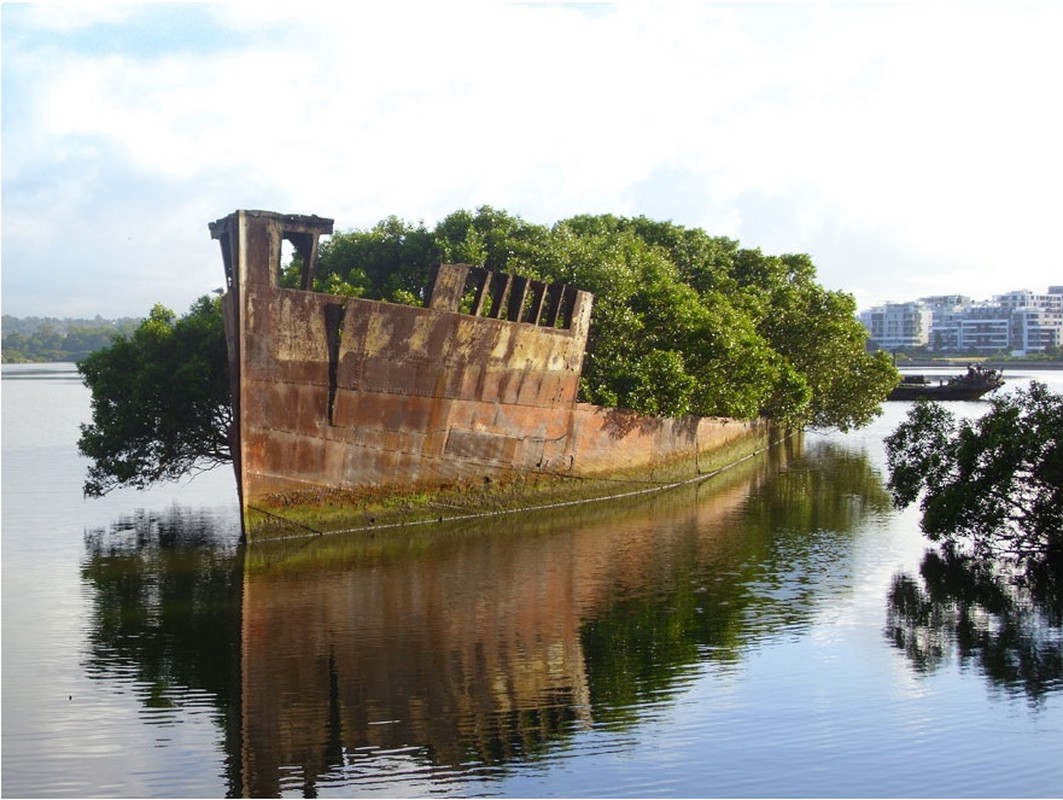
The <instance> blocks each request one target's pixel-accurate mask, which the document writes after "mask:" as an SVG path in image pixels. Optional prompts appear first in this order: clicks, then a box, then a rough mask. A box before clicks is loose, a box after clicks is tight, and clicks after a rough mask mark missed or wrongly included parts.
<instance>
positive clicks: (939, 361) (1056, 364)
mask: <svg viewBox="0 0 1063 800" xmlns="http://www.w3.org/2000/svg"><path fill="white" fill-rule="evenodd" d="M969 364H978V365H980V366H983V367H990V368H991V369H999V370H1005V371H1006V370H1014V369H1016V368H1020V369H1063V361H1028V360H1026V359H1021V358H1016V359H1003V360H997V361H994V360H992V359H987V360H985V361H978V360H975V359H963V358H956V359H952V358H935V359H927V358H921V359H918V358H913V359H910V360H904V361H898V362H897V369H909V368H912V367H920V368H922V367H966V366H968V365H969Z"/></svg>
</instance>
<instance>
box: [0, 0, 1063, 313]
mask: <svg viewBox="0 0 1063 800" xmlns="http://www.w3.org/2000/svg"><path fill="white" fill-rule="evenodd" d="M0 22H2V24H0V33H2V40H0V47H2V49H0V57H2V87H0V92H2V110H0V115H2V116H0V120H2V131H0V137H2V139H0V152H2V162H0V176H2V196H0V202H2V205H0V217H2V252H0V259H2V260H0V272H2V295H0V300H2V307H3V313H5V314H13V315H15V316H20V317H24V316H55V317H94V316H96V315H97V314H98V315H102V316H103V317H107V318H114V317H122V316H144V315H146V314H147V312H148V311H149V310H150V309H151V307H152V306H153V305H154V304H155V303H163V304H164V305H166V306H168V307H170V308H172V309H174V310H176V311H177V312H178V313H182V312H184V311H186V310H187V309H188V308H189V306H190V305H191V304H192V302H193V301H194V300H195V299H196V298H197V297H199V296H201V295H203V294H207V293H209V292H210V291H212V290H213V289H215V288H218V287H220V286H221V284H222V263H221V255H220V249H219V247H218V244H217V243H216V242H214V241H212V240H211V239H210V235H209V231H208V227H207V226H208V223H209V222H210V221H212V220H215V219H219V218H221V217H224V216H226V215H228V214H229V213H231V212H232V211H234V210H236V209H238V208H251V209H265V210H270V211H279V212H283V213H292V214H318V215H320V216H324V217H331V218H333V219H335V221H336V228H337V230H349V229H352V228H367V227H370V226H372V225H373V224H375V223H376V222H378V221H379V220H382V219H384V218H386V217H389V216H391V215H395V216H398V217H400V218H402V219H404V220H408V221H410V222H419V221H423V222H424V223H425V224H427V225H428V226H432V225H434V224H435V222H437V221H438V220H439V219H441V218H443V217H445V216H446V215H448V214H450V213H452V212H454V211H457V210H460V209H470V210H472V209H475V208H477V207H479V206H481V205H490V206H493V207H494V208H496V209H504V210H505V211H508V212H509V213H511V214H514V215H516V216H519V217H521V218H523V219H524V220H526V221H528V222H534V223H541V224H546V225H550V224H553V223H554V222H556V221H558V220H561V219H565V218H567V217H570V216H573V215H575V214H606V213H609V214H615V215H620V216H638V215H645V216H648V217H650V218H653V219H660V220H671V221H672V222H674V223H677V224H680V225H684V226H688V227H698V228H703V229H704V230H706V231H707V232H708V233H710V234H712V235H718V236H727V237H730V238H732V239H737V240H738V241H739V242H740V243H741V245H742V246H744V247H749V248H759V249H760V250H762V251H763V252H765V253H768V254H782V253H807V254H808V255H810V256H811V257H812V260H813V262H814V263H815V265H816V267H817V275H818V279H819V281H820V283H822V284H823V285H824V286H826V287H827V288H829V289H837V290H842V291H845V292H849V293H851V294H852V295H854V296H855V298H856V300H857V304H858V306H859V307H860V308H861V309H864V308H868V307H870V306H872V305H876V304H880V303H883V302H887V301H896V302H900V301H905V300H910V299H915V298H917V297H922V296H927V295H932V294H951V293H960V294H967V295H970V296H971V297H973V298H974V299H976V300H985V299H989V298H990V297H992V296H993V295H994V294H999V293H1003V292H1007V291H1012V290H1017V289H1029V290H1031V291H1035V292H1043V291H1045V290H1046V289H1047V287H1048V286H1049V285H1060V284H1063V249H1061V248H1060V246H1059V242H1058V239H1059V232H1060V230H1061V226H1063V100H1061V98H1063V47H1060V46H1059V40H1060V37H1061V35H1063V3H1059V2H1056V1H1055V0H1049V1H1048V2H1042V3H1033V2H1016V1H1012V2H1004V3H960V2H934V1H933V0H926V2H918V3H916V2H910V3H876V4H871V3H855V2H854V3H834V2H816V3H710V2H700V3H697V2H665V3H649V2H620V3H617V4H597V3H591V4H565V3H556V4H546V3H521V4H518V3H498V2H478V3H476V2H434V3H413V2H403V0H392V1H391V2H387V3H383V2H373V3H368V2H366V3H361V2H349V3H342V4H341V3H328V4H325V3H317V2H315V1H314V0H307V1H306V2H302V3H292V2H283V3H274V2H270V0H260V2H254V3H248V2H240V3H230V4H200V3H194V4H151V3H134V4H128V5H104V4H99V3H90V4H86V3H78V4H73V5H44V4H36V3H34V4H25V5H19V4H11V3H4V4H3V6H2V21H0Z"/></svg>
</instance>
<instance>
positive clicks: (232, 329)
mask: <svg viewBox="0 0 1063 800" xmlns="http://www.w3.org/2000/svg"><path fill="white" fill-rule="evenodd" d="M332 229H333V221H332V220H331V219H326V218H322V217H317V216H304V215H291V214H278V213H273V212H267V211H247V210H240V211H236V212H234V213H232V214H230V215H229V216H227V217H225V218H223V219H220V220H218V221H216V222H214V223H211V225H210V232H211V236H212V237H213V238H214V239H217V240H218V241H219V243H220V245H221V252H222V259H223V263H224V268H225V281H226V287H225V289H226V291H225V295H224V297H223V309H224V316H225V323H226V338H227V344H228V353H229V375H230V380H231V383H232V403H233V427H232V431H231V439H232V442H231V443H232V453H233V464H234V468H235V471H236V479H237V488H238V492H239V497H240V505H241V511H242V521H243V529H244V535H245V537H246V538H248V539H258V538H270V537H278V536H293V535H308V534H312V533H322V532H326V531H337V530H358V529H372V528H380V527H381V526H386V525H405V524H411V523H420V522H428V521H442V520H444V519H453V518H454V517H460V516H463V515H475V514H481V513H497V512H499V511H513V510H518V509H527V508H535V507H541V506H548V505H558V504H563V503H570V502H571V503H575V502H585V501H587V500H591V499H601V498H603V497H609V496H617V495H624V494H631V493H633V492H641V491H655V490H659V489H662V488H666V487H668V486H673V485H676V484H679V483H684V482H689V481H692V480H701V479H703V478H704V477H706V476H708V475H711V474H713V473H714V472H715V471H718V470H720V469H722V468H725V467H727V466H729V465H730V464H733V463H736V462H737V461H739V460H742V459H743V458H747V457H749V456H750V455H751V454H752V453H754V452H757V451H759V450H760V449H762V448H763V447H765V446H766V445H767V444H768V443H769V440H770V439H771V438H772V432H771V427H770V426H769V424H768V423H766V422H764V421H756V420H754V421H739V420H733V419H726V418H699V417H681V418H663V417H647V416H643V415H639V414H636V413H634V412H631V411H626V410H622V409H614V408H604V407H601V406H595V405H590V404H586V403H581V402H578V401H577V393H578V389H579V383H580V375H581V371H582V367H583V359H584V353H585V349H586V345H587V337H588V332H589V329H590V323H591V311H592V306H593V296H592V295H591V294H590V293H588V292H584V291H580V290H579V289H576V288H573V287H570V286H566V285H557V284H545V283H540V282H537V281H533V280H528V279H526V278H522V277H519V276H516V275H511V274H507V273H499V272H492V271H488V270H485V269H483V268H480V267H476V266H472V265H468V264H442V265H439V266H438V267H437V268H436V270H435V276H434V280H433V281H432V283H431V285H430V286H429V287H427V288H426V292H425V298H426V299H425V302H424V306H423V307H416V306H407V305H400V304H395V303H387V302H382V301H374V300H365V299H360V298H350V297H344V296H338V295H331V294H325V293H321V292H316V291H313V290H312V286H313V279H314V267H315V262H316V257H317V249H318V243H319V240H320V237H322V236H323V235H328V234H331V233H332ZM285 241H287V242H289V243H290V244H291V246H292V247H293V248H294V251H295V252H296V253H298V255H299V256H300V261H301V264H302V276H301V283H300V287H301V288H294V289H293V288H284V287H282V286H281V285H280V281H279V275H280V271H281V267H282V263H281V262H282V247H283V243H284V242H285Z"/></svg>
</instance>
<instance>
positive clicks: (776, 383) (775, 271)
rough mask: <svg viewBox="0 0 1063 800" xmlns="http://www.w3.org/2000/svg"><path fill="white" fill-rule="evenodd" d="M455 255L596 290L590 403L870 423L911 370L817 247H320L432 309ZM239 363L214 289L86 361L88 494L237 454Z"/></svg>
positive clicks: (601, 241)
mask: <svg viewBox="0 0 1063 800" xmlns="http://www.w3.org/2000/svg"><path fill="white" fill-rule="evenodd" d="M441 261H442V262H464V263H471V264H474V265H478V266H484V267H487V268H488V269H492V270H501V271H508V272H512V273H515V274H517V275H522V276H525V277H528V278H533V279H536V280H542V281H547V282H553V283H568V284H571V285H573V286H576V287H578V288H581V289H585V290H587V291H590V292H593V293H594V295H595V306H594V314H593V317H592V322H591V329H590V336H589V340H588V346H587V357H586V359H585V363H584V370H583V379H582V382H581V387H580V398H579V399H580V400H581V401H584V402H590V403H596V404H599V405H605V406H614V407H623V408H629V409H632V410H635V411H638V412H641V413H644V414H650V415H661V416H680V415H684V414H695V415H699V416H727V417H736V418H740V419H752V418H757V417H770V418H772V419H774V420H775V421H777V422H779V423H780V424H783V425H786V426H791V427H801V426H805V425H812V426H818V427H837V428H841V429H849V428H854V427H859V426H861V425H864V424H866V423H867V422H869V421H870V420H871V419H873V418H874V416H875V415H876V414H877V413H878V410H879V404H880V402H881V401H882V400H883V399H884V398H885V397H886V395H887V394H888V392H889V391H890V389H891V388H892V387H893V386H894V385H895V384H896V382H897V380H898V378H897V372H896V370H895V369H894V368H893V366H892V364H891V363H890V360H889V358H888V356H886V354H884V353H877V354H869V353H868V352H867V351H866V341H867V335H866V332H865V330H864V328H863V326H862V325H861V324H860V322H859V321H858V320H857V319H856V315H855V312H856V305H855V301H854V299H853V297H852V296H851V295H849V294H846V293H844V292H837V291H829V290H827V289H825V288H823V287H822V286H820V285H819V284H818V283H817V282H816V279H815V278H816V275H815V267H814V265H813V263H812V261H811V259H810V258H809V257H808V256H805V255H782V256H769V255H765V254H764V253H762V252H761V251H760V250H757V249H746V248H742V247H740V246H739V244H738V242H736V241H734V240H732V239H728V238H724V237H715V236H710V235H709V234H708V233H706V232H705V231H703V230H701V229H698V228H686V227H683V226H680V225H676V224H674V223H671V222H660V221H655V220H650V219H647V218H645V217H636V218H626V217H617V216H613V215H597V216H591V215H581V216H576V217H572V218H570V219H566V220H562V221H560V222H558V223H556V224H554V225H553V226H545V225H539V224H535V223H530V222H527V221H525V220H523V219H521V218H520V217H517V216H514V215H511V214H509V213H507V212H505V211H500V210H496V209H493V208H491V207H489V206H483V207H481V208H478V209H476V210H475V211H457V212H455V213H453V214H450V215H449V216H447V217H446V218H444V219H443V220H441V221H440V222H439V223H438V224H437V225H436V226H435V227H434V228H433V229H431V230H430V229H428V228H427V227H426V226H425V225H424V224H422V223H417V224H412V223H407V222H403V221H402V220H400V219H398V218H396V217H389V218H387V219H385V220H383V221H381V222H379V223H377V224H376V225H374V226H373V227H371V228H368V229H363V230H351V231H347V232H341V233H337V234H335V235H333V236H332V237H331V238H330V239H328V240H327V241H325V242H323V244H322V246H321V250H320V253H319V259H318V264H317V268H316V272H315V285H314V289H315V290H317V291H324V292H329V293H334V294H341V295H347V296H351V297H364V298H367V299H375V300H386V301H389V302H400V303H408V304H421V303H423V302H424V293H425V290H426V287H427V285H428V281H429V276H430V274H431V269H432V266H433V265H434V264H436V263H438V262H441ZM299 268H300V265H299V264H298V262H297V261H293V263H292V264H291V265H290V266H289V268H288V269H287V270H285V272H284V274H282V276H281V282H282V284H286V285H291V286H294V285H295V284H294V281H295V280H296V276H297V275H298V274H299ZM157 363H165V364H168V365H170V367H172V368H168V369H159V368H158V367H157ZM226 369H227V360H226V356H225V344H224V330H223V326H222V325H221V311H220V306H219V305H218V303H217V302H216V301H214V302H212V301H211V300H209V299H207V298H201V299H200V300H199V301H197V303H196V305H195V306H193V308H192V310H191V311H190V312H189V314H187V315H186V316H183V317H180V318H178V317H176V315H174V314H173V313H172V312H170V311H169V310H167V309H163V308H161V307H157V308H156V310H155V311H153V312H152V315H151V316H150V317H149V319H148V320H146V321H145V322H144V323H142V325H141V327H140V328H138V329H137V331H136V332H134V333H133V335H132V336H128V337H119V338H118V339H116V341H115V343H114V344H113V345H112V346H111V347H110V348H108V349H106V350H103V351H99V352H98V353H96V354H94V355H93V356H91V357H90V358H88V359H86V360H85V361H84V362H82V363H81V372H82V375H83V376H84V378H85V382H86V383H87V385H88V386H89V388H90V389H91V390H92V394H93V416H92V422H91V423H90V424H88V425H85V426H83V429H82V437H81V441H80V443H79V446H80V448H81V451H82V452H83V453H84V454H85V455H87V456H89V457H90V458H92V459H93V465H92V467H91V468H90V476H89V480H88V481H87V482H86V486H85V490H86V492H87V493H88V494H90V495H100V494H104V493H106V492H107V491H109V490H110V489H113V488H115V487H117V486H121V485H133V486H144V485H147V484H150V483H152V482H154V481H156V480H162V479H167V478H174V477H177V476H179V475H180V474H183V473H184V472H187V471H188V470H190V469H193V468H195V467H196V466H197V465H201V464H205V465H211V464H215V463H219V462H220V461H224V460H226V459H227V458H228V457H229V454H228V452H227V444H226V443H227V441H228V440H227V436H226V431H225V430H224V429H223V428H224V426H225V425H227V424H228V422H227V421H228V416H227V413H228V408H229V404H230V400H229V395H228V382H227V380H225V379H224V375H225V373H226ZM190 385H195V386H197V387H198V389H197V391H196V392H193V394H194V395H195V397H194V402H191V401H190V400H189V397H188V396H189V391H190V390H189V386H190ZM145 396H148V397H150V398H152V402H151V403H144V402H143V400H142V399H143V398H144V397H145ZM166 398H172V400H171V401H169V407H166V406H167V402H168V401H167V400H166ZM208 409H209V410H208ZM182 418H184V420H185V422H187V425H182V424H181V419H182ZM187 430H191V431H195V432H196V434H195V435H194V436H190V435H187V434H186V433H185V431H187Z"/></svg>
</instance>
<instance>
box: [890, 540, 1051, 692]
mask: <svg viewBox="0 0 1063 800" xmlns="http://www.w3.org/2000/svg"><path fill="white" fill-rule="evenodd" d="M919 573H920V576H921V577H922V585H919V582H918V581H917V580H916V579H915V578H913V577H911V576H910V575H907V574H899V575H896V576H894V578H893V584H892V586H891V588H890V592H889V605H888V617H887V623H886V631H885V633H886V636H887V638H888V639H889V640H890V641H891V642H893V644H894V646H896V647H897V648H898V649H900V650H903V651H904V653H905V655H907V656H908V659H909V661H910V662H911V664H912V666H913V667H914V668H915V669H916V671H917V672H920V673H932V672H934V671H935V670H936V669H938V668H939V667H940V666H942V665H943V664H945V663H946V662H949V661H951V660H952V658H953V657H955V658H956V660H957V662H958V663H959V664H960V666H963V667H966V666H972V665H973V666H976V667H977V668H978V669H979V670H981V672H982V673H983V674H984V675H985V676H986V678H988V679H989V680H990V681H991V682H992V683H993V684H994V685H997V686H1000V687H1003V688H1004V689H1006V690H1008V691H1011V692H1025V694H1026V695H1027V697H1028V698H1029V699H1030V700H1031V701H1033V702H1035V703H1036V702H1038V701H1040V700H1041V699H1043V698H1044V697H1045V695H1047V694H1049V693H1051V692H1056V691H1059V690H1060V689H1061V688H1063V574H1061V573H1060V571H1059V569H1058V568H1056V569H1052V568H1049V567H1044V568H1041V569H1039V570H1035V571H1033V572H1031V573H1029V574H1027V575H1024V576H1021V578H1020V577H1018V576H1015V575H1012V574H1009V573H1007V572H1006V571H1005V570H1004V569H1003V567H1001V566H997V565H991V564H987V563H985V562H979V561H976V560H973V559H971V558H968V557H964V556H960V555H941V554H939V553H937V552H934V551H930V552H928V553H927V554H926V556H925V557H924V559H923V563H922V565H921V566H920V568H919Z"/></svg>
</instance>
